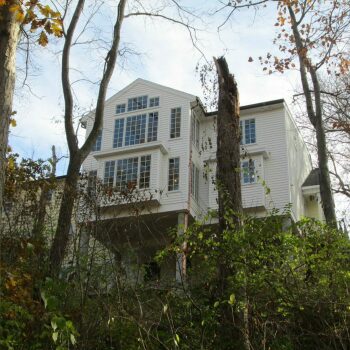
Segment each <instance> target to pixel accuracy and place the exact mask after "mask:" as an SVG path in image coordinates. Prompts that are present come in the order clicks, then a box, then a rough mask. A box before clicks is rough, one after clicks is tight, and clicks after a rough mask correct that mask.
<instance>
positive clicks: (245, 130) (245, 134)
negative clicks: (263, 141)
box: [239, 119, 256, 145]
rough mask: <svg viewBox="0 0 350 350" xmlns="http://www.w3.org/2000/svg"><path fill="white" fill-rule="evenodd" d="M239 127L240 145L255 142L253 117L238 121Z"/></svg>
mask: <svg viewBox="0 0 350 350" xmlns="http://www.w3.org/2000/svg"><path fill="white" fill-rule="evenodd" d="M239 126H240V129H241V145H248V144H250V143H255V142H256V130H255V119H246V120H241V121H240V122H239Z"/></svg>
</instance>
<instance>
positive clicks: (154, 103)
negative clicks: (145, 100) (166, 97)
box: [149, 97, 159, 107]
mask: <svg viewBox="0 0 350 350" xmlns="http://www.w3.org/2000/svg"><path fill="white" fill-rule="evenodd" d="M149 106H150V107H158V106H159V97H152V98H150V99H149Z"/></svg>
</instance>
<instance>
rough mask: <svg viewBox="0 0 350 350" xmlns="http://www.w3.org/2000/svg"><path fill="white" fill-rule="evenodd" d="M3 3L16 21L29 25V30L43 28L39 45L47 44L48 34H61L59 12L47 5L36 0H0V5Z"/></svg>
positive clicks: (33, 30)
mask: <svg viewBox="0 0 350 350" xmlns="http://www.w3.org/2000/svg"><path fill="white" fill-rule="evenodd" d="M4 5H9V11H10V12H12V13H14V16H15V19H16V21H18V22H19V23H21V24H23V25H29V26H30V31H31V32H35V31H36V30H37V29H39V28H42V29H43V30H42V31H41V33H40V35H39V38H38V43H39V45H41V46H46V45H47V44H48V42H49V39H48V34H49V35H54V36H56V37H61V36H62V35H63V30H62V18H61V14H60V13H59V12H58V11H55V10H53V9H52V8H51V7H50V6H49V5H43V4H42V2H40V1H38V0H30V1H27V2H25V1H23V0H22V1H7V0H0V6H4Z"/></svg>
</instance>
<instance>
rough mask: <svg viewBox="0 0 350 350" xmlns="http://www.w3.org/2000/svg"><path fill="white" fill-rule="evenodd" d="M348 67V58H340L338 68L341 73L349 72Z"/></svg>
mask: <svg viewBox="0 0 350 350" xmlns="http://www.w3.org/2000/svg"><path fill="white" fill-rule="evenodd" d="M349 68H350V60H348V59H345V58H341V60H340V63H339V69H340V73H341V74H346V73H348V72H349Z"/></svg>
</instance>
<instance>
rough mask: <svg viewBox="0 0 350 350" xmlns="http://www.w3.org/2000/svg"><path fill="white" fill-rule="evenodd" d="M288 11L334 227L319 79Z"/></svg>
mask: <svg viewBox="0 0 350 350" xmlns="http://www.w3.org/2000/svg"><path fill="white" fill-rule="evenodd" d="M288 11H289V15H290V17H291V22H292V30H293V35H294V38H295V45H296V48H297V51H298V58H299V64H300V78H301V82H302V86H303V92H304V95H305V100H306V110H307V115H308V118H309V120H310V122H311V124H312V125H313V127H314V128H315V132H316V141H317V158H318V166H319V168H320V192H321V201H322V208H323V212H324V215H325V218H326V222H327V224H328V225H330V226H333V227H336V222H337V218H336V215H335V209H334V201H333V195H332V188H331V181H330V177H329V169H328V154H327V143H326V136H325V131H324V125H323V111H322V101H321V91H320V85H319V80H318V77H317V73H316V69H315V67H313V65H312V64H311V61H310V59H309V58H308V57H307V50H306V48H305V47H304V45H303V41H302V39H301V36H300V33H299V28H298V24H297V21H296V18H295V13H294V11H293V9H292V7H291V6H288ZM307 72H309V74H310V76H311V80H312V84H313V94H314V102H313V99H312V93H311V90H310V87H309V83H308V79H307ZM314 104H315V106H314Z"/></svg>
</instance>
